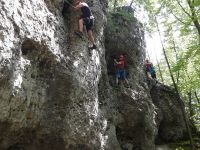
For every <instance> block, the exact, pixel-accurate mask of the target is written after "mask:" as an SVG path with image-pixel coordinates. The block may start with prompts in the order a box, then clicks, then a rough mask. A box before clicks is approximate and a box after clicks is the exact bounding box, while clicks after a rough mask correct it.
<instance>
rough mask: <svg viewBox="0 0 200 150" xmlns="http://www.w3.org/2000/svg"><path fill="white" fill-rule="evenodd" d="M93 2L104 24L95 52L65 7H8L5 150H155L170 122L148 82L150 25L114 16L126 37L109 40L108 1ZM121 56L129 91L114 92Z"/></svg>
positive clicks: (48, 0)
mask: <svg viewBox="0 0 200 150" xmlns="http://www.w3.org/2000/svg"><path fill="white" fill-rule="evenodd" d="M87 2H89V4H90V6H91V8H92V11H93V13H94V16H95V18H98V19H96V20H95V28H94V36H95V40H96V43H97V46H98V49H97V50H92V51H88V48H87V46H88V45H87V40H81V39H79V38H78V37H76V36H75V35H74V30H77V29H78V22H77V21H78V17H79V12H74V11H73V10H72V9H71V8H70V10H69V13H68V14H66V16H65V19H64V18H63V16H62V7H63V6H62V5H63V2H62V0H57V1H55V0H38V1H35V0H19V1H11V0H1V2H0V10H1V11H0V20H1V22H0V110H1V113H0V133H1V135H0V150H98V149H99V150H100V149H105V150H121V149H128V150H131V149H133V150H135V149H142V150H153V149H155V144H154V143H155V141H154V140H155V137H156V135H157V131H161V130H160V129H159V127H160V125H161V124H162V126H164V125H163V124H164V123H165V121H161V120H162V119H161V120H160V121H157V120H156V117H157V113H156V109H157V108H156V106H157V107H159V105H156V106H155V105H154V103H153V102H154V100H153V101H152V98H151V95H150V90H149V88H148V86H147V84H146V82H145V75H144V71H143V60H144V58H145V51H144V49H145V44H144V32H143V30H142V25H141V24H140V23H139V22H138V21H137V20H136V19H135V18H132V19H131V20H128V21H127V20H123V17H122V18H121V19H120V17H121V16H119V15H116V16H115V15H114V16H113V18H114V19H117V20H116V25H117V26H122V27H123V30H121V29H120V28H119V27H118V29H117V28H114V31H113V30H110V31H111V32H106V35H105V36H104V29H105V24H106V16H105V9H106V5H107V2H106V0H96V1H89V0H88V1H87ZM118 17H119V18H118ZM108 21H109V20H108ZM128 27H130V28H128ZM126 28H127V29H128V31H127V30H126ZM107 29H109V28H107ZM107 31H108V30H107ZM122 33H123V34H122ZM104 38H105V39H104ZM104 40H105V42H104ZM104 43H105V47H106V49H105V47H104ZM119 53H125V54H126V56H127V57H126V58H127V71H128V74H129V75H128V80H129V82H130V87H129V88H126V87H123V86H120V87H119V88H114V87H113V86H114V84H115V83H114V76H113V73H114V69H113V66H112V64H113V63H112V61H113V57H114V55H118V54H119ZM163 113H165V112H164V111H163ZM165 129H166V128H165ZM162 131H169V130H162ZM161 135H163V134H161ZM168 137H169V136H168Z"/></svg>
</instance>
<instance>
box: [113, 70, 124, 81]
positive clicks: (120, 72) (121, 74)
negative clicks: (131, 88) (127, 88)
mask: <svg viewBox="0 0 200 150" xmlns="http://www.w3.org/2000/svg"><path fill="white" fill-rule="evenodd" d="M115 76H116V78H119V79H125V78H126V72H125V70H124V69H117V71H116V74H115Z"/></svg>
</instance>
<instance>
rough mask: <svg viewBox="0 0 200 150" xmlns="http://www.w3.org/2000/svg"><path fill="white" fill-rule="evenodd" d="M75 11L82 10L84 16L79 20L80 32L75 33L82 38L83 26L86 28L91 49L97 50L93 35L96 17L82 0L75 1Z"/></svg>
mask: <svg viewBox="0 0 200 150" xmlns="http://www.w3.org/2000/svg"><path fill="white" fill-rule="evenodd" d="M74 4H75V7H74V8H75V10H79V9H80V10H81V12H82V15H81V17H80V19H79V31H75V34H76V35H78V36H79V37H80V38H82V37H83V26H84V25H85V26H86V30H87V37H88V40H89V49H96V48H97V47H96V45H95V42H94V37H93V33H92V27H93V24H94V17H93V15H92V12H91V10H90V8H89V6H88V4H87V3H85V2H81V0H75V2H74Z"/></svg>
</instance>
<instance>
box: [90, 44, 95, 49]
mask: <svg viewBox="0 0 200 150" xmlns="http://www.w3.org/2000/svg"><path fill="white" fill-rule="evenodd" d="M96 48H97V46H96V45H95V44H93V46H91V47H89V49H91V50H92V49H96Z"/></svg>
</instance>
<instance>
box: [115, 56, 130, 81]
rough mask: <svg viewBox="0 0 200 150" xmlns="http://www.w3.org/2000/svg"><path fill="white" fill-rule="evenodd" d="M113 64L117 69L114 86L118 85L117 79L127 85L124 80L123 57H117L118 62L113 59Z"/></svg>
mask: <svg viewBox="0 0 200 150" xmlns="http://www.w3.org/2000/svg"><path fill="white" fill-rule="evenodd" d="M114 63H115V66H116V68H117V70H116V85H118V84H119V79H122V80H123V81H124V80H125V81H126V84H127V85H129V83H128V80H127V78H126V72H125V69H124V66H125V58H124V55H122V54H121V55H120V56H119V58H118V60H116V59H114Z"/></svg>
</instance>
